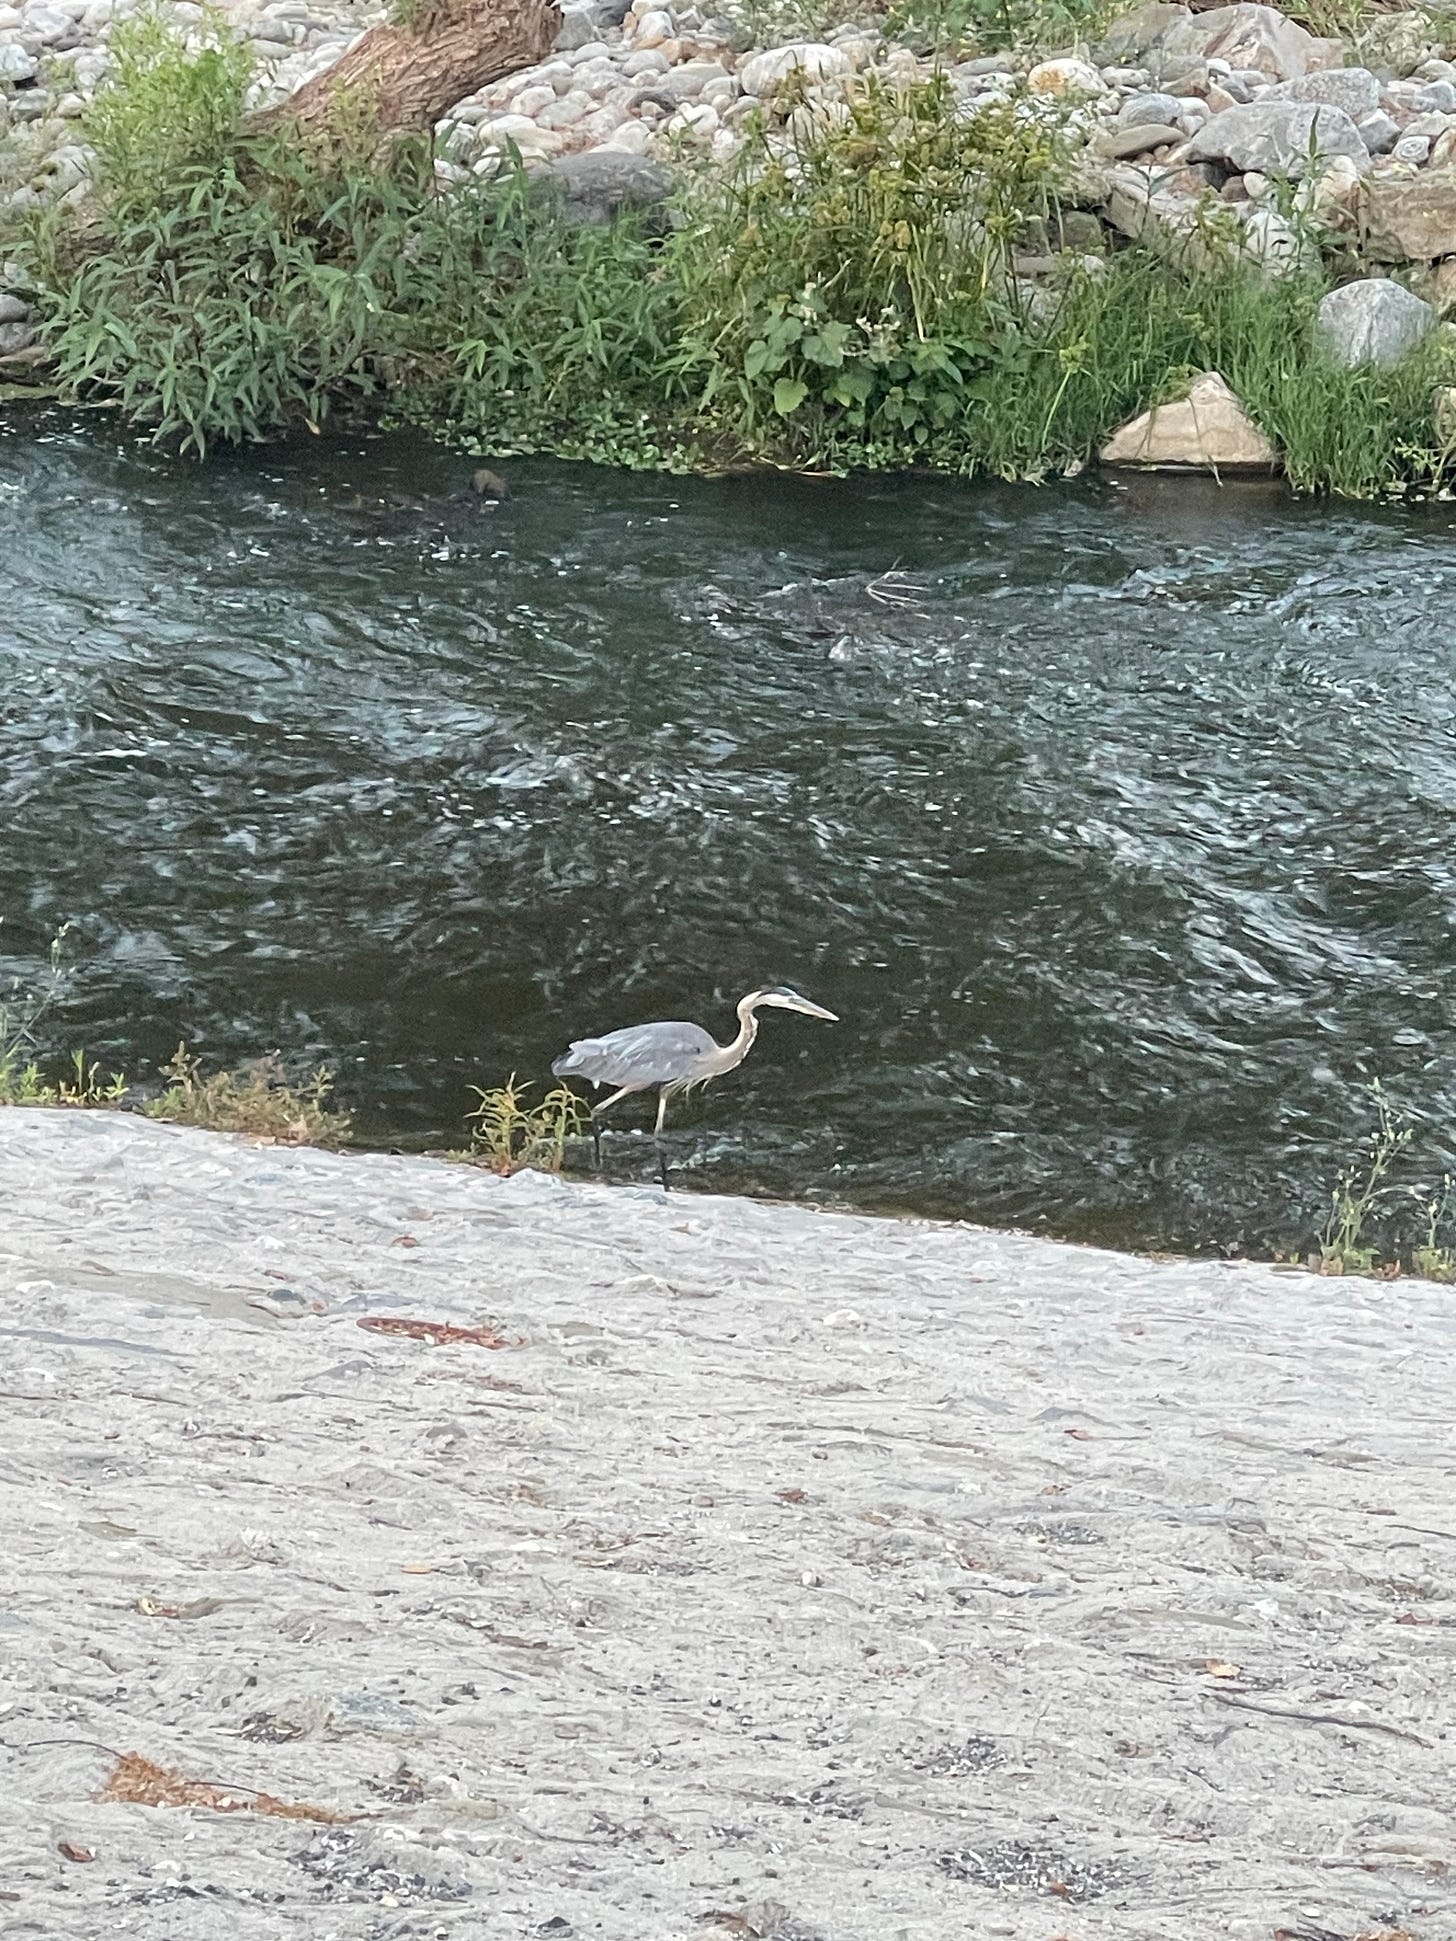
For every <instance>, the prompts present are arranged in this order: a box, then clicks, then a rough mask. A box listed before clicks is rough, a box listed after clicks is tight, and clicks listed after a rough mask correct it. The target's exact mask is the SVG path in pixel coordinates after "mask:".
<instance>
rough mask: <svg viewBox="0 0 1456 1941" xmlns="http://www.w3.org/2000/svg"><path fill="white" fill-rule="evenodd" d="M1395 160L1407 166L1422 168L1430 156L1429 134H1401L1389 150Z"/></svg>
mask: <svg viewBox="0 0 1456 1941" xmlns="http://www.w3.org/2000/svg"><path fill="white" fill-rule="evenodd" d="M1390 153H1391V156H1392V157H1393V159H1394V160H1395V161H1397V162H1402V163H1404V165H1405V166H1406V167H1407V168H1422V167H1424V166H1425V164H1426V163H1427V162H1428V161H1429V160H1430V158H1431V138H1430V136H1429V135H1402V136H1401V138H1400V140H1399V141H1398V142H1397V143H1396V144H1395V147H1394V148H1393V149H1391V151H1390Z"/></svg>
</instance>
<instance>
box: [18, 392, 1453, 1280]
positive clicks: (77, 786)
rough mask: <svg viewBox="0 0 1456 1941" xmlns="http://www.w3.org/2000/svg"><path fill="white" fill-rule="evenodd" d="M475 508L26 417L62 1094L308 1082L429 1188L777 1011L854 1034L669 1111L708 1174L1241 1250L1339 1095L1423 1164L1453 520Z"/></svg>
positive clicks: (737, 490)
mask: <svg viewBox="0 0 1456 1941" xmlns="http://www.w3.org/2000/svg"><path fill="white" fill-rule="evenodd" d="M508 469H509V474H510V481H511V486H512V492H511V497H510V498H509V499H508V500H507V502H506V503H504V504H503V505H500V506H494V507H492V506H486V505H483V504H482V503H480V502H479V501H477V500H475V499H474V498H473V497H472V496H471V495H470V494H469V493H468V492H465V491H464V490H463V489H462V488H463V487H464V485H465V481H466V478H467V476H468V471H469V467H468V465H467V464H464V463H462V462H461V461H459V460H458V459H454V458H451V457H449V456H448V455H445V454H442V453H440V452H437V451H434V450H432V449H431V448H429V447H428V446H426V445H423V444H421V443H418V442H415V441H406V440H391V439H387V438H384V439H377V440H369V441H358V442H353V443H350V444H348V445H337V444H331V443H324V442H318V441H311V442H309V443H308V444H307V446H304V447H300V446H291V447H288V448H280V449H270V450H266V451H262V452H258V453H252V454H247V455H242V456H236V457H224V458H221V459H219V460H217V461H215V462H212V463H210V464H209V465H208V466H207V467H206V468H203V469H199V468H197V467H196V466H194V465H191V464H187V463H174V462H171V461H168V460H166V459H163V458H161V457H159V456H158V455H156V454H153V453H150V452H147V451H145V450H140V451H139V450H137V449H136V448H134V447H129V446H125V445H122V444H119V443H118V442H116V440H115V438H114V436H111V435H109V428H108V426H107V425H106V423H105V422H104V421H102V422H101V423H100V424H99V425H98V422H97V421H96V420H95V419H92V420H89V421H87V422H86V423H84V424H77V423H76V422H74V421H70V420H66V419H63V418H60V417H55V418H41V419H32V420H28V421H20V422H17V421H16V420H15V419H14V418H12V419H10V420H9V421H8V423H7V431H6V435H5V436H4V437H3V438H0V565H3V571H4V583H5V587H6V600H5V607H4V611H3V614H0V818H3V828H0V913H3V917H4V922H3V926H0V973H3V974H4V975H6V976H7V977H8V976H10V975H15V974H19V975H22V976H29V975H32V974H34V972H35V971H36V970H37V968H38V966H39V964H40V962H41V960H42V959H43V956H44V952H45V947H46V944H47V941H48V939H49V938H50V936H51V934H52V933H53V932H54V931H55V929H56V928H57V927H58V926H59V925H60V924H62V923H64V922H70V923H71V924H72V925H73V926H74V928H73V930H72V932H71V934H70V938H69V939H68V942H69V944H70V947H71V949H72V954H73V956H74V958H75V960H76V963H77V966H78V969H77V975H76V979H75V981H74V984H73V986H72V987H71V989H70V992H69V994H68V996H67V999H66V1001H65V1003H64V1005H63V1007H62V1008H61V1010H60V1012H59V1013H58V1014H57V1015H56V1016H55V1017H54V1018H53V1019H52V1020H51V1025H50V1029H51V1030H52V1033H53V1036H54V1040H55V1042H56V1043H57V1044H58V1045H59V1044H62V1043H67V1044H71V1043H77V1042H82V1041H84V1043H85V1044H86V1045H87V1047H88V1048H89V1049H90V1050H91V1051H92V1052H93V1053H95V1054H97V1055H99V1056H101V1057H102V1058H103V1059H104V1060H105V1061H107V1062H108V1063H117V1064H122V1065H124V1066H125V1067H127V1069H128V1070H130V1071H131V1072H133V1073H136V1074H142V1075H145V1074H146V1073H148V1072H149V1071H154V1070H155V1068H156V1066H157V1065H158V1064H159V1063H160V1062H162V1061H163V1060H165V1058H166V1057H167V1055H168V1054H169V1052H170V1051H171V1050H172V1048H173V1047H174V1046H175V1045H176V1043H177V1042H178V1040H179V1039H181V1038H185V1039H186V1040H188V1041H189V1043H191V1044H193V1045H194V1046H196V1047H197V1048H198V1049H199V1051H200V1052H201V1054H202V1056H203V1058H204V1061H205V1062H206V1063H208V1064H214V1063H224V1062H233V1061H236V1060H237V1059H239V1058H240V1057H245V1056H250V1055H252V1054H255V1053H257V1052H258V1051H260V1050H263V1049H266V1048H270V1047H274V1046H276V1047H279V1048H281V1049H282V1051H283V1052H284V1054H285V1055H286V1057H287V1058H289V1059H290V1060H293V1061H296V1062H299V1063H306V1062H308V1061H313V1060H318V1059H324V1060H327V1061H328V1062H330V1063H332V1064H333V1065H335V1066H336V1067H337V1069H338V1072H339V1083H340V1090H341V1092H342V1093H343V1095H344V1097H345V1098H346V1100H347V1101H348V1102H349V1103H350V1104H351V1105H353V1106H354V1107H355V1108H356V1110H357V1114H358V1130H359V1135H360V1136H361V1138H363V1139H365V1140H367V1141H369V1142H372V1143H377V1144H388V1145H400V1146H407V1147H415V1146H428V1145H432V1144H442V1143H458V1142H459V1139H460V1136H461V1123H462V1115H463V1114H464V1112H465V1111H466V1110H467V1108H468V1107H469V1105H470V1104H471V1103H472V1100H471V1096H470V1092H469V1086H470V1085H471V1083H479V1084H493V1083H496V1082H499V1081H500V1080H501V1079H503V1078H504V1077H506V1075H507V1074H509V1073H510V1072H512V1071H514V1072H516V1073H518V1074H520V1075H521V1076H522V1077H530V1078H533V1079H538V1078H541V1077H544V1076H545V1075H546V1073H547V1071H548V1067H549V1061H550V1058H551V1056H552V1055H553V1054H554V1053H555V1052H557V1051H558V1050H560V1049H561V1048H562V1047H563V1046H564V1044H565V1042H566V1040H567V1039H568V1038H569V1037H572V1036H580V1035H583V1034H585V1033H589V1032H591V1031H600V1030H605V1029H608V1028H611V1027H613V1026H616V1025H620V1024H628V1023H632V1022H636V1021H640V1020H642V1019H648V1018H657V1017H682V1016H687V1017H692V1018H696V1019H698V1020H699V1021H701V1022H703V1023H705V1024H707V1025H708V1026H709V1027H710V1028H712V1029H714V1030H715V1031H716V1032H717V1034H718V1035H719V1036H726V1035H728V1033H729V1032H730V1030H731V1029H732V1018H731V1004H732V1002H733V1001H734V1000H735V999H736V998H737V997H738V995H739V994H740V993H741V992H742V991H744V990H746V989H748V988H749V987H751V986H752V985H754V984H758V983H763V982H769V981H780V980H782V981H791V982H795V983H797V984H799V985H801V986H802V988H804V989H805V990H806V991H808V992H809V993H810V994H811V995H812V996H814V997H815V998H817V999H818V1000H820V1001H821V1002H823V1003H825V1004H827V1005H829V1006H830V1007H831V1008H832V1009H834V1010H835V1011H837V1012H839V1013H840V1014H841V1016H842V1018H843V1022H842V1023H841V1024H840V1025H838V1026H835V1027H831V1026H824V1025H818V1024H813V1023H809V1022H807V1021H805V1020H802V1019H797V1018H794V1017H791V1016H788V1015H786V1014H782V1013H770V1014H769V1015H768V1017H767V1019H766V1021H765V1024H764V1030H763V1033H762V1036H761V1037H760V1040H759V1043H758V1047H757V1049H756V1050H755V1052H754V1054H753V1056H752V1058H751V1059H750V1060H749V1062H748V1064H747V1065H746V1066H745V1067H744V1068H743V1070H742V1071H740V1072H738V1073H737V1074H735V1075H733V1076H732V1077H730V1078H727V1079H724V1080H722V1081H720V1082H719V1083H718V1085H716V1086H715V1087H713V1088H711V1089H710V1090H709V1091H707V1092H706V1093H704V1094H702V1095H701V1097H700V1098H699V1099H696V1100H694V1101H693V1102H692V1103H691V1104H690V1105H680V1106H679V1107H678V1108H677V1111H676V1114H675V1125H676V1133H675V1137H674V1140H673V1154H674V1158H675V1160H676V1162H677V1163H679V1164H680V1165H681V1166H682V1167H683V1168H684V1177H685V1178H687V1179H689V1180H691V1181H693V1182H695V1183H699V1184H705V1185H709V1186H719V1187H724V1188H730V1187H731V1188H735V1189H745V1188H746V1189H749V1190H756V1191H761V1192H769V1193H774V1194H779V1195H798V1196H805V1197H813V1196H825V1197H833V1198H837V1199H840V1200H845V1201H850V1202H853V1203H857V1204H859V1205H864V1206H872V1207H883V1208H901V1209H907V1210H922V1211H932V1212H937V1213H948V1214H957V1215H968V1216H974V1217H977V1218H981V1219H988V1220H992V1221H996V1222H1003V1223H1009V1222H1017V1223H1022V1224H1027V1225H1033V1226H1042V1227H1045V1228H1048V1229H1050V1230H1052V1231H1054V1232H1058V1233H1063V1234H1069V1235H1074V1236H1086V1237H1095V1238H1100V1239H1110V1240H1116V1241H1121V1242H1125V1243H1133V1244H1170V1245H1191V1246H1195V1247H1203V1246H1210V1247H1240V1246H1247V1247H1259V1248H1271V1247H1276V1246H1279V1245H1281V1244H1288V1243H1289V1242H1290V1241H1292V1240H1297V1239H1298V1238H1299V1237H1300V1235H1301V1234H1303V1233H1307V1231H1308V1229H1309V1226H1310V1223H1311V1219H1312V1218H1317V1217H1318V1210H1319V1204H1320V1202H1321V1200H1322V1198H1323V1196H1324V1195H1325V1193H1326V1192H1327V1191H1328V1188H1329V1186H1330V1184H1331V1183H1332V1182H1333V1180H1334V1179H1335V1177H1336V1176H1337V1175H1338V1173H1339V1171H1340V1170H1341V1168H1342V1167H1343V1166H1344V1165H1345V1164H1346V1163H1347V1162H1348V1161H1349V1160H1350V1159H1351V1157H1352V1156H1353V1154H1354V1152H1355V1149H1356V1147H1357V1146H1358V1143H1359V1141H1360V1138H1361V1136H1362V1134H1363V1132H1364V1130H1365V1128H1366V1127H1367V1125H1368V1123H1369V1117H1370V1101H1369V1096H1368V1093H1367V1091H1366V1089H1365V1088H1366V1087H1367V1086H1368V1083H1369V1081H1370V1080H1371V1079H1373V1078H1377V1077H1378V1078H1381V1079H1383V1080H1384V1081H1385V1084H1386V1087H1387V1089H1388V1091H1389V1092H1390V1093H1391V1095H1392V1096H1393V1097H1395V1098H1396V1099H1397V1100H1398V1101H1399V1102H1400V1104H1401V1105H1402V1107H1403V1109H1405V1110H1406V1111H1407V1112H1408V1113H1409V1114H1410V1115H1411V1117H1412V1119H1413V1120H1414V1121H1415V1122H1416V1124H1417V1134H1418V1136H1417V1140H1416V1143H1415V1145H1414V1146H1413V1147H1412V1148H1411V1151H1410V1152H1409V1153H1408V1154H1407V1155H1406V1156H1405V1159H1404V1161H1403V1164H1404V1166H1405V1169H1406V1170H1405V1173H1404V1175H1403V1176H1402V1177H1404V1178H1408V1179H1410V1180H1411V1181H1417V1180H1431V1179H1435V1180H1438V1179H1439V1177H1440V1175H1441V1173H1442V1171H1443V1169H1444V1168H1445V1167H1446V1166H1448V1165H1453V1166H1456V1155H1453V1151H1452V1139H1451V1136H1450V1127H1451V1124H1452V1114H1453V1108H1456V1028H1453V999H1456V951H1453V949H1452V945H1451V932H1452V924H1453V911H1456V862H1453V838H1456V664H1453V650H1452V646H1451V621H1450V616H1451V614H1452V612H1453V610H1456V604H1453V603H1456V517H1453V512H1452V509H1450V508H1447V507H1444V506H1437V507H1430V508H1426V509H1417V510H1413V511H1409V512H1400V511H1395V510H1391V511H1365V510H1352V509H1349V508H1339V507H1335V508H1332V507H1330V506H1327V505H1310V504H1297V503H1294V502H1292V501H1291V500H1290V499H1289V498H1288V496H1287V495H1286V494H1285V492H1284V491H1283V490H1282V489H1280V488H1277V487H1273V486H1246V487H1238V488H1227V489H1224V490H1220V489H1218V488H1217V487H1216V486H1214V485H1212V484H1211V483H1204V482H1195V481H1182V482H1179V481H1169V480H1156V481H1146V482H1132V483H1126V482H1124V483H1122V484H1118V483H1113V482H1109V481H1107V480H1101V481H1092V482H1080V483H1078V484H1076V485H1074V486H1069V487H1066V488H1061V489H1056V490H1048V491H1041V492H1035V491H1030V490H1021V489H1012V488H986V487H964V486H959V485H955V484H951V483H945V482H931V483H926V482H923V481H879V482H868V483H864V482H856V483H843V482H830V481H814V480H792V479H783V480H774V479H764V478H753V479H729V480H721V481H682V480H670V479H664V478H655V477H653V478H634V477H629V476H625V475H619V474H613V473H607V472H597V471H592V470H588V469H586V468H575V467H567V466H561V465H552V464H547V463H524V462H518V463H513V464H511V465H510V467H509V468H508ZM887 576H888V577H887ZM650 1116H651V1115H650V1110H644V1109H642V1108H641V1107H639V1108H638V1109H637V1110H636V1111H635V1113H634V1111H633V1109H632V1108H631V1107H630V1106H629V1107H627V1108H624V1117H623V1125H624V1129H625V1128H630V1127H632V1126H634V1125H635V1126H638V1127H640V1126H641V1125H643V1124H644V1123H646V1122H648V1121H650ZM670 1123H671V1122H670ZM607 1164H608V1167H609V1170H611V1171H613V1172H615V1173H617V1174H618V1175H620V1176H622V1177H633V1176H641V1175H642V1174H644V1173H646V1172H647V1171H648V1170H649V1168H650V1148H649V1146H648V1144H647V1142H646V1141H645V1140H643V1139H642V1138H641V1137H640V1134H639V1136H637V1137H633V1138H627V1137H620V1138H618V1139H617V1140H616V1141H615V1142H614V1141H611V1140H609V1141H608V1145H607Z"/></svg>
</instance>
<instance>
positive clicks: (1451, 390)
mask: <svg viewBox="0 0 1456 1941" xmlns="http://www.w3.org/2000/svg"><path fill="white" fill-rule="evenodd" d="M1431 402H1432V415H1433V417H1434V418H1435V421H1436V432H1437V435H1438V436H1439V437H1441V438H1443V439H1444V440H1445V442H1446V443H1447V444H1448V445H1450V444H1453V443H1456V384H1440V385H1437V387H1436V395H1435V397H1434V398H1433V399H1432V401H1431Z"/></svg>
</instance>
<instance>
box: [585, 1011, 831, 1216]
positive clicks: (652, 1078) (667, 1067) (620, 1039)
mask: <svg viewBox="0 0 1456 1941" xmlns="http://www.w3.org/2000/svg"><path fill="white" fill-rule="evenodd" d="M766 1006H772V1007H773V1008H774V1009H776V1010H779V1011H797V1012H799V1013H800V1014H801V1015H802V1016H803V1017H806V1018H822V1019H824V1021H825V1022H826V1023H827V1024H838V1022H839V1020H838V1018H836V1017H835V1015H834V1013H833V1012H832V1011H826V1010H825V1009H824V1007H823V1005H821V1004H811V1003H810V1002H809V1000H808V998H806V997H800V996H799V993H798V992H797V991H791V990H788V989H787V988H786V987H785V986H784V985H782V984H775V985H772V986H771V987H770V988H769V989H768V990H764V991H750V992H749V993H748V995H747V997H742V998H740V999H739V1000H738V1035H737V1037H736V1038H734V1039H732V1040H731V1041H730V1042H729V1043H728V1044H726V1045H720V1044H719V1043H718V1041H717V1040H716V1039H715V1038H711V1037H709V1035H708V1033H707V1032H706V1031H704V1029H703V1027H702V1026H701V1025H700V1024H629V1025H628V1026H627V1028H626V1029H625V1030H624V1031H609V1032H608V1033H607V1034H606V1036H605V1037H604V1038H578V1039H577V1040H576V1042H575V1044H573V1045H572V1047H571V1049H570V1051H565V1052H563V1053H562V1054H561V1056H560V1057H559V1058H558V1059H557V1060H556V1061H555V1062H554V1064H553V1065H552V1067H551V1069H552V1071H553V1072H555V1074H556V1076H557V1077H558V1078H587V1079H590V1080H591V1082H592V1084H593V1085H595V1086H598V1087H600V1086H603V1085H615V1086H616V1088H617V1089H616V1091H615V1092H613V1093H612V1095H611V1097H610V1098H605V1099H603V1100H602V1102H601V1104H600V1105H598V1106H597V1107H596V1108H595V1110H594V1111H593V1112H592V1139H593V1142H594V1143H595V1145H596V1151H597V1162H598V1164H600V1163H601V1133H600V1131H599V1130H598V1126H597V1121H598V1120H599V1119H600V1118H601V1116H602V1114H603V1113H604V1112H605V1111H606V1110H607V1109H608V1107H610V1106H613V1105H615V1104H616V1103H617V1101H618V1099H625V1098H628V1097H630V1095H631V1094H632V1093H633V1092H650V1091H651V1090H652V1089H653V1087H654V1086H655V1087H656V1088H657V1124H656V1126H655V1127H654V1128H653V1133H652V1137H653V1140H654V1143H655V1144H656V1146H657V1166H658V1173H659V1176H660V1177H661V1180H662V1190H663V1191H664V1192H666V1191H667V1156H666V1154H665V1153H664V1152H663V1150H662V1121H663V1115H664V1114H665V1113H666V1111H667V1102H668V1100H669V1099H670V1098H676V1097H677V1095H678V1093H680V1092H691V1091H692V1090H693V1089H694V1088H695V1087H696V1086H699V1085H706V1084H707V1082H708V1080H709V1079H710V1078H717V1077H718V1076H719V1075H720V1073H723V1072H731V1071H733V1070H734V1069H735V1067H737V1066H739V1065H741V1064H742V1063H743V1061H744V1059H745V1058H746V1057H747V1056H748V1054H749V1052H750V1051H751V1050H752V1049H753V1041H754V1039H755V1038H756V1037H757V1036H758V1013H759V1011H760V1010H761V1009H763V1008H764V1007H766Z"/></svg>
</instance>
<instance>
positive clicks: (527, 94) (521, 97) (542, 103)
mask: <svg viewBox="0 0 1456 1941" xmlns="http://www.w3.org/2000/svg"><path fill="white" fill-rule="evenodd" d="M555 100H556V90H555V88H543V87H541V86H539V85H538V86H536V87H534V88H522V89H521V92H520V93H519V94H518V95H517V96H516V98H515V100H514V101H513V102H512V103H511V106H512V107H513V108H514V109H515V111H516V113H517V114H518V115H529V116H530V118H531V119H532V120H533V121H534V120H535V118H536V116H537V115H539V114H540V112H541V110H542V109H543V108H549V107H551V106H552V105H553V104H554V102H555Z"/></svg>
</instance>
